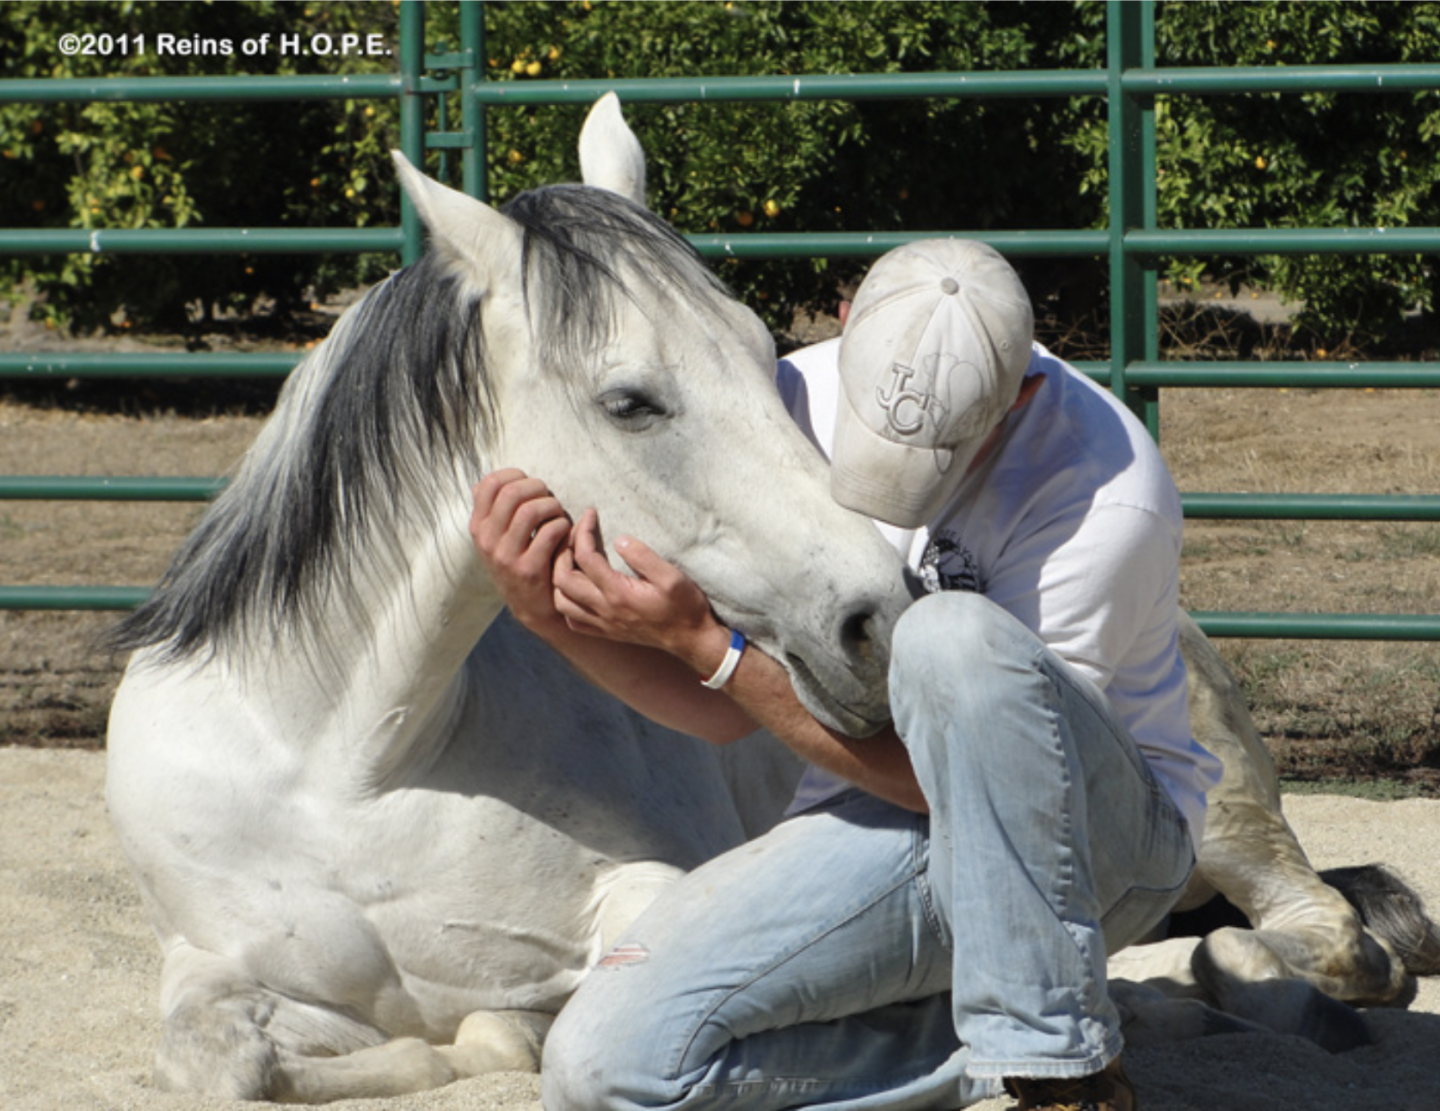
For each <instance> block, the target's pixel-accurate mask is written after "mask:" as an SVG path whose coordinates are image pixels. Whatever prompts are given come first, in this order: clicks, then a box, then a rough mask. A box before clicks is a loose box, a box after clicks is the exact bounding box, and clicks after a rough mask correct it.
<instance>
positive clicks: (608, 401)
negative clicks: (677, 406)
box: [598, 389, 665, 432]
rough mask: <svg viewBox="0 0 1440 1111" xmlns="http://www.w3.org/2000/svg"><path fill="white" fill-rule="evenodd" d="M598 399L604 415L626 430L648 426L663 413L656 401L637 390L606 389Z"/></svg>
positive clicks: (638, 429) (662, 408)
mask: <svg viewBox="0 0 1440 1111" xmlns="http://www.w3.org/2000/svg"><path fill="white" fill-rule="evenodd" d="M598 400H599V403H600V408H601V409H602V410H604V412H605V415H606V416H607V417H609V418H610V419H611V420H612V421H613V422H614V423H616V424H617V425H619V426H620V427H621V428H623V429H625V430H626V431H627V432H639V431H640V430H642V429H645V428H649V427H650V425H651V424H653V423H654V422H655V421H656V420H658V419H659V418H660V417H663V416H664V415H665V409H664V407H663V406H661V405H660V403H659V402H658V401H656V400H655V399H654V398H653V397H649V396H647V395H646V394H643V393H641V392H640V391H639V390H630V389H624V390H607V391H606V392H605V393H603V394H601V395H600V397H599V398H598Z"/></svg>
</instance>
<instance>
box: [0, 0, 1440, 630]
mask: <svg viewBox="0 0 1440 1111" xmlns="http://www.w3.org/2000/svg"><path fill="white" fill-rule="evenodd" d="M1154 18H1155V13H1154V4H1153V2H1152V0H1139V2H1127V0H1110V2H1109V3H1108V4H1107V36H1108V49H1107V54H1108V57H1107V64H1106V68H1105V69H1104V70H1095V71H1088V70H1042V71H1027V72H1022V73H999V72H970V73H904V74H885V75H853V74H840V75H834V74H805V75H790V76H769V77H705V78H644V79H627V78H622V79H615V80H587V81H543V80H539V81H525V82H509V81H498V82H497V81H486V80H483V74H482V71H481V69H480V67H479V65H478V59H480V58H481V57H482V56H483V44H484V27H483V5H482V4H481V3H471V2H468V0H467V2H463V3H462V4H461V8H460V40H461V41H460V44H459V49H458V50H455V51H451V52H448V53H444V54H429V55H427V54H426V53H425V51H424V32H425V22H424V6H423V4H422V3H420V2H418V0H402V3H401V5H400V42H399V47H400V49H399V52H398V53H399V65H398V67H397V72H396V73H394V74H388V75H367V76H353V77H343V76H333V77H332V76H320V77H216V78H184V79H174V78H133V79H125V80H28V79H27V80H0V102H6V101H11V102H14V101H23V102H33V103H57V102H62V101H70V102H75V101H91V100H112V101H114V100H130V101H157V100H173V99H186V100H209V101H225V100H229V101H239V100H297V99H319V98H341V97H343V98H363V97H395V98H398V99H399V103H400V106H401V148H402V150H403V151H404V152H405V154H406V155H407V157H409V158H410V159H411V161H413V162H416V163H417V164H418V163H420V162H421V161H422V157H423V154H424V152H425V151H426V150H427V149H428V150H434V151H439V152H440V153H441V157H442V158H445V159H448V158H449V157H450V156H451V154H452V152H454V153H455V154H457V155H458V163H459V169H460V177H461V187H462V188H464V189H465V190H466V191H467V192H469V193H471V194H472V195H474V196H477V197H482V198H483V197H485V196H486V183H485V180H484V169H483V168H484V158H483V151H484V144H485V113H486V111H487V110H499V109H505V108H511V107H518V106H532V105H555V104H584V103H589V102H591V101H593V100H594V99H596V98H597V97H598V96H599V95H600V94H602V93H604V92H607V91H612V90H613V91H615V92H617V93H618V94H619V95H620V97H621V98H622V100H625V101H627V102H633V103H643V102H651V103H659V102H668V103H676V102H685V101H698V100H712V101H721V100H727V101H742V100H766V101H801V100H822V99H840V100H855V101H858V100H883V99H913V98H921V97H955V98H982V97H991V98H995V97H1047V98H1056V97H1073V96H1095V97H1104V98H1106V100H1107V102H1108V106H1109V120H1110V162H1109V190H1110V212H1111V219H1110V225H1109V227H1108V228H1104V229H1081V230H1059V231H1056V230H1047V231H1005V232H976V231H974V230H973V229H966V228H948V229H934V230H931V231H927V232H923V233H921V232H916V233H893V232H863V231H862V232H847V233H813V234H811V233H759V232H757V233H740V234H735V235H694V236H690V237H689V239H690V241H691V243H692V244H693V245H694V246H695V247H696V249H697V250H698V251H699V252H700V253H701V254H702V255H704V256H706V257H708V258H714V259H722V258H742V259H769V258H795V257H812V258H814V257H832V258H840V257H844V258H873V257H878V256H879V255H881V254H883V253H884V252H886V251H888V250H891V249H892V248H894V247H896V246H899V245H901V244H903V243H906V242H910V241H912V240H914V239H918V238H922V237H925V236H930V235H936V234H966V235H971V236H974V237H976V238H980V239H983V240H985V241H986V242H988V243H990V244H991V245H992V246H994V247H995V248H996V249H997V250H999V251H1001V252H1002V253H1004V254H1006V255H1009V256H1012V257H1025V256H1048V257H1057V256H1072V257H1078V256H1088V257H1102V258H1106V259H1108V261H1109V265H1110V287H1111V289H1110V292H1111V298H1110V303H1111V321H1110V324H1111V359H1110V361H1109V363H1100V364H1095V363H1080V364H1077V365H1078V366H1079V367H1080V368H1081V369H1082V370H1083V371H1085V372H1086V373H1088V374H1090V375H1091V376H1093V377H1094V378H1096V379H1097V380H1098V381H1100V382H1102V383H1104V384H1106V385H1107V386H1108V387H1109V388H1110V389H1112V390H1113V391H1114V392H1115V393H1116V394H1117V395H1119V396H1120V397H1122V398H1124V399H1125V400H1126V401H1127V403H1129V404H1130V405H1131V406H1132V407H1133V408H1135V410H1136V411H1137V412H1138V413H1140V414H1141V415H1142V417H1143V418H1144V419H1145V420H1146V421H1147V423H1148V425H1149V427H1150V429H1151V431H1152V433H1158V423H1159V412H1158V394H1159V391H1160V390H1161V389H1180V388H1190V387H1228V388H1235V387H1240V388H1256V387H1260V388H1273V387H1298V388H1316V389H1328V388H1352V389H1353V388H1384V389H1425V390H1433V389H1440V366H1437V365H1436V364H1426V363H1392V362H1352V363H1341V362H1328V363H1326V362H1269V363H1250V362H1238V361H1231V362H1207V363H1194V362H1182V361H1176V362H1172V361H1161V360H1160V359H1159V357H1158V328H1157V320H1158V294H1157V280H1156V275H1157V266H1158V265H1159V264H1160V263H1161V262H1162V261H1163V260H1165V259H1168V258H1170V257H1174V256H1197V257H1204V256H1219V255H1258V254H1266V255H1274V254H1384V253H1402V252H1403V253H1426V254H1440V228H1282V229H1269V228H1228V229H1181V230H1171V229H1159V228H1157V227H1156V209H1155V197H1156V158H1155V137H1154V112H1155V100H1156V98H1157V97H1164V96H1180V95H1184V96H1227V95H1234V94H1241V93H1280V94H1287V93H1294V94H1299V93H1307V92H1316V91H1329V92H1343V93H1364V94H1375V95H1396V94H1404V93H1414V92H1417V91H1426V90H1435V89H1440V65H1384V66H1326V65H1320V66H1288V67H1278V66H1277V67H1238V68H1228V69H1227V68H1213V69H1207V68H1166V67H1157V66H1156V65H1155V57H1154V42H1155V33H1154V32H1155V28H1154ZM437 72H438V73H439V74H440V76H435V75H434V74H435V73H437ZM456 91H458V92H459V93H460V105H461V111H460V119H459V120H458V127H453V128H452V127H451V126H450V125H451V124H452V123H454V122H457V121H452V120H450V119H449V118H448V117H447V115H446V111H447V109H446V101H445V99H444V98H440V100H439V101H438V105H439V107H438V118H439V127H438V130H434V131H427V130H426V105H427V100H429V99H430V98H434V97H436V96H437V95H438V94H440V93H445V92H452V93H453V92H456ZM420 234H421V233H420V226H419V222H418V220H417V218H416V216H415V213H414V211H413V209H412V208H411V206H410V205H409V203H408V202H407V201H404V200H403V198H402V222H401V226H400V227H398V228H365V229H358V228H336V229H329V228H326V229H313V228H312V229H277V228H209V229H206V228H185V229H174V230H144V231H139V230H137V231H125V230H101V231H88V230H84V229H62V230H55V231H30V230H18V229H0V254H8V255H28V254H40V253H56V252H107V253H117V254H144V253H167V254H169V253H186V252H189V253H194V252H240V251H244V252H250V253H263V252H291V253H300V252H312V251H314V252H347V251H393V252H397V253H398V254H399V255H400V257H401V258H402V260H404V261H411V260H413V259H414V258H416V257H417V256H418V254H419V250H420ZM297 361H298V359H297V357H296V356H293V355H283V354H282V355H271V354H189V353H185V354H181V353H174V354H128V353H127V354H119V353H117V354H93V353H83V354H81V353H52V352H43V353H40V352H37V353H27V352H18V353H0V378H12V379H13V378H22V379H23V378H31V377H63V378H107V377H113V378H127V379H129V378H139V377H155V378H209V377H226V378H281V377H283V376H285V375H286V374H288V373H289V372H290V370H291V369H293V367H294V365H295V364H296V362H297ZM222 485H223V483H222V481H221V480H219V479H214V478H150V477H144V476H121V477H103V478H102V477H84V476H0V499H67V500H84V499H88V500H125V501H190V500H203V499H205V498H208V497H213V496H214V494H215V493H216V492H217V491H218V490H219V489H220V488H221V486H222ZM1183 503H1184V507H1185V512H1186V515H1187V516H1188V517H1191V518H1232V519H1257V518H1260V519H1301V520H1364V521H1419V522H1434V521H1440V498H1436V497H1429V496H1422V495H1358V494H1355V495H1351V494H1286V495H1278V494H1224V493H1191V494H1186V495H1184V496H1183ZM147 592H148V591H147V588H144V587H129V586H126V587H119V586H115V587H110V586H102V587H96V586H64V587H52V586H0V609H50V610H85V609H126V608H129V607H132V606H134V605H135V604H137V603H138V602H139V601H140V600H141V599H143V598H144V597H145V595H146V594H147ZM1195 616H1196V618H1197V620H1198V621H1199V622H1200V624H1201V626H1202V627H1203V628H1204V629H1205V630H1206V631H1207V632H1209V633H1210V634H1211V635H1214V636H1225V637H1296V638H1304V639H1312V638H1344V639H1386V640H1440V615H1386V614H1274V613H1242V612H1206V613H1198V614H1196V615H1195Z"/></svg>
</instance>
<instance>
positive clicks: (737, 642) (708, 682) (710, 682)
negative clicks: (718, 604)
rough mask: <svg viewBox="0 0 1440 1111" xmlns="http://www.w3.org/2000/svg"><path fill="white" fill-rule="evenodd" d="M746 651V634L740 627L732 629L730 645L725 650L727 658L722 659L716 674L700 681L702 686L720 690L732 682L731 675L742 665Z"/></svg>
mask: <svg viewBox="0 0 1440 1111" xmlns="http://www.w3.org/2000/svg"><path fill="white" fill-rule="evenodd" d="M744 651H745V634H744V633H742V632H740V630H739V629H731V630H730V647H729V648H727V649H726V650H725V658H724V659H723V660H721V661H720V666H719V667H717V668H716V669H715V674H714V675H712V676H710V678H708V679H702V680H701V681H700V683H701V686H705V687H709V688H710V689H711V690H712V691H718V690H719V689H720V688H721V687H723V686H724V685H725V684H726V683H728V682H730V676H732V675H734V674H735V669H736V668H737V667H739V666H740V656H741V654H742V653H743V652H744Z"/></svg>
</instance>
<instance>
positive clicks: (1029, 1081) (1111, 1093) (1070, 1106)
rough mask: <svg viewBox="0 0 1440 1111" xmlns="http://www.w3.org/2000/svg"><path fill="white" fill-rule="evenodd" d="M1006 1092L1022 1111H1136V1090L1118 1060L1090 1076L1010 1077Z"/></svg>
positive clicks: (1006, 1083) (1007, 1080)
mask: <svg viewBox="0 0 1440 1111" xmlns="http://www.w3.org/2000/svg"><path fill="white" fill-rule="evenodd" d="M1005 1090H1006V1091H1007V1092H1009V1093H1010V1094H1011V1095H1012V1096H1014V1097H1015V1098H1016V1100H1018V1101H1019V1104H1020V1111H1135V1089H1134V1088H1133V1087H1132V1086H1131V1084H1130V1079H1129V1077H1127V1076H1126V1075H1125V1070H1124V1069H1123V1068H1121V1067H1120V1058H1118V1057H1117V1058H1115V1060H1113V1061H1111V1062H1110V1063H1109V1064H1108V1065H1106V1066H1105V1067H1104V1068H1103V1069H1101V1070H1100V1071H1099V1072H1095V1073H1091V1074H1090V1075H1089V1076H1075V1077H1065V1078H1050V1079H1044V1080H1041V1079H1036V1078H1034V1077H1027V1076H1012V1077H1007V1078H1006V1080H1005Z"/></svg>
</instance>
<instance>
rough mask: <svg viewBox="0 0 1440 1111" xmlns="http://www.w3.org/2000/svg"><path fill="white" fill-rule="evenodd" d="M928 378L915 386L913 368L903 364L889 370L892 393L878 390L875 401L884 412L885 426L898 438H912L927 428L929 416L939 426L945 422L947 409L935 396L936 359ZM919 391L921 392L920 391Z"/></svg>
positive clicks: (931, 361)
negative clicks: (913, 383) (926, 423)
mask: <svg viewBox="0 0 1440 1111" xmlns="http://www.w3.org/2000/svg"><path fill="white" fill-rule="evenodd" d="M930 363H931V366H930V370H929V373H928V374H923V375H919V379H920V380H919V381H917V382H916V383H915V385H914V386H912V385H911V384H910V382H911V379H913V378H916V377H917V373H918V372H917V371H916V369H915V368H914V367H909V366H906V365H905V364H904V363H893V364H892V365H891V367H890V373H891V378H890V392H889V393H886V392H885V390H884V389H882V388H881V387H879V386H877V387H876V388H875V400H876V401H878V402H879V403H880V408H882V409H884V410H885V422H886V423H887V424H888V425H889V426H890V427H891V429H893V430H894V432H895V434H896V435H898V436H913V435H915V434H916V433H917V432H919V431H921V430H922V429H923V428H924V427H925V417H926V415H927V414H929V415H930V416H931V417H933V418H934V420H935V423H936V424H937V425H939V424H943V423H944V421H945V405H944V403H943V402H942V401H941V400H940V399H939V398H938V397H936V396H935V366H934V359H933V358H932V359H931V360H930ZM917 387H918V388H917Z"/></svg>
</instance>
